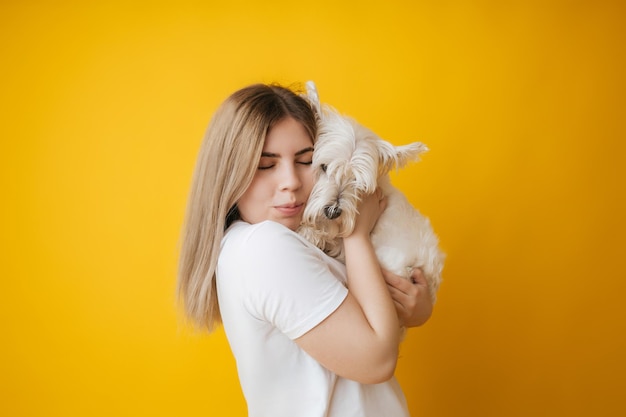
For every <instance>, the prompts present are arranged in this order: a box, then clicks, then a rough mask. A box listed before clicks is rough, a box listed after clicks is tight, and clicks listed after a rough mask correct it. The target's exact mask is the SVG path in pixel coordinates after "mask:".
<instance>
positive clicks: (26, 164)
mask: <svg viewBox="0 0 626 417" xmlns="http://www.w3.org/2000/svg"><path fill="white" fill-rule="evenodd" d="M89 3H100V4H98V5H89ZM171 3H172V4H170V2H158V1H156V2H155V1H152V2H147V1H146V2H133V1H127V0H125V1H121V0H112V1H106V2H84V1H75V2H70V1H55V2H53V1H20V2H16V1H4V2H2V4H1V5H0V59H1V60H2V64H1V65H0V83H1V84H0V91H1V97H2V99H1V101H0V106H1V107H0V121H1V123H0V135H1V138H2V147H1V150H0V158H1V160H0V172H1V176H0V186H1V193H2V194H1V195H2V204H0V215H1V217H0V222H1V224H0V227H1V232H0V233H1V238H0V242H1V246H0V256H1V262H0V271H1V274H2V275H1V276H2V290H1V291H0V317H1V319H0V320H1V326H2V328H1V331H0V332H1V333H0V334H1V335H2V336H1V337H2V339H1V340H2V342H1V344H0V415H3V416H243V415H245V404H244V402H243V398H242V395H241V392H240V389H239V385H238V382H237V376H236V371H235V367H234V361H233V359H232V357H231V355H230V351H229V350H228V346H227V344H226V342H225V338H224V335H223V333H222V332H221V331H218V332H217V333H216V334H215V335H212V336H206V335H198V334H194V333H193V332H192V331H191V330H190V329H189V328H188V327H185V326H184V325H182V324H181V320H180V318H179V317H177V314H176V309H175V307H174V296H173V291H174V285H175V269H176V257H177V240H178V232H179V228H180V225H181V222H182V218H183V211H184V206H185V200H186V195H187V190H188V186H189V182H190V177H191V172H192V169H193V164H194V161H195V156H196V152H197V150H198V146H199V144H200V141H201V139H202V135H203V132H204V130H205V128H206V125H207V123H208V120H209V118H210V116H211V114H212V112H213V111H214V110H215V108H216V107H217V106H218V104H219V103H220V102H221V101H222V100H223V99H224V98H225V97H226V96H227V95H228V94H229V93H231V92H232V91H234V90H235V89H237V88H239V87H242V86H244V85H247V84H249V83H252V82H258V81H261V82H272V81H278V82H282V83H291V82H301V81H306V80H308V79H313V80H315V81H316V82H317V84H318V87H319V89H320V94H321V97H322V100H323V101H326V102H328V103H331V104H333V105H334V106H335V107H337V108H338V109H340V110H341V111H343V112H345V113H347V114H350V115H352V116H354V117H356V118H357V119H358V120H360V121H361V122H362V123H363V124H365V125H367V126H369V127H371V128H372V129H374V130H375V131H377V132H378V133H379V134H380V135H381V136H383V137H385V138H387V139H389V140H390V141H392V142H394V143H397V144H401V143H406V142H409V141H412V140H420V141H423V142H425V143H427V144H428V145H429V147H430V148H431V151H430V152H429V153H428V154H427V155H425V157H424V158H423V161H422V162H420V163H419V164H415V165H413V166H411V167H409V168H407V169H406V170H403V171H401V172H399V173H398V174H397V175H395V176H394V181H395V182H396V184H397V185H398V186H399V187H401V188H402V189H403V190H404V191H405V192H406V193H407V195H408V196H409V197H410V199H411V201H412V202H413V203H414V204H415V206H416V207H418V208H419V209H420V210H421V211H422V212H423V213H424V214H426V215H427V216H429V217H430V218H431V220H432V222H433V225H434V227H435V229H436V231H437V232H438V234H439V235H440V238H441V242H442V246H443V248H444V249H445V251H446V252H447V254H448V260H447V264H446V268H445V275H444V279H445V282H444V284H443V286H442V289H441V292H440V295H439V300H440V301H439V303H438V305H437V307H436V311H435V314H434V316H433V318H432V319H431V320H430V321H429V322H428V323H427V325H426V326H424V327H423V328H420V329H413V330H411V332H410V333H409V336H408V339H407V340H406V341H405V342H404V344H403V345H402V357H401V359H400V362H399V366H398V371H397V375H398V378H399V379H400V381H401V384H402V385H403V387H404V390H405V392H406V394H407V397H408V401H409V406H410V409H411V411H412V413H413V415H415V416H432V417H435V416H441V417H447V416H450V417H452V416H454V417H459V416H477V417H483V416H494V417H496V416H498V417H500V416H507V417H508V416H511V417H513V416H526V415H535V416H561V415H563V416H617V415H625V414H626V401H625V400H624V391H625V389H626V360H625V359H624V353H625V352H626V341H625V338H626V336H625V335H626V309H625V305H624V304H625V302H624V294H625V293H626V284H625V282H626V279H625V278H626V273H625V271H624V264H623V260H624V258H626V239H625V237H624V236H625V235H626V227H625V226H626V222H625V220H624V215H625V214H626V204H625V195H626V189H625V188H626V187H625V183H626V171H625V169H624V166H625V165H626V164H625V163H624V156H625V154H626V146H625V145H624V142H625V140H626V134H625V133H626V129H625V116H626V104H625V103H626V101H625V93H626V91H625V88H624V74H625V65H624V64H625V55H624V52H625V51H624V41H625V39H626V36H625V35H626V30H625V29H624V18H625V17H626V15H625V11H626V10H625V7H624V3H623V2H620V1H613V2H610V1H595V0H594V1H591V0H589V1H561V2H556V1H539V0H537V1H516V2H498V1H475V2H454V1H446V2H416V1H409V0H405V1H394V0H391V1H385V2H372V1H365V0H361V1H354V2H350V3H348V2H339V1H330V0H320V1H316V2H296V1H293V2H287V1H284V2H271V1H268V2H263V1H260V2H257V1H246V2H237V1H233V2H226V1H220V2H212V1H189V0H180V1H177V2H171ZM173 4H176V5H175V6H174V5H173Z"/></svg>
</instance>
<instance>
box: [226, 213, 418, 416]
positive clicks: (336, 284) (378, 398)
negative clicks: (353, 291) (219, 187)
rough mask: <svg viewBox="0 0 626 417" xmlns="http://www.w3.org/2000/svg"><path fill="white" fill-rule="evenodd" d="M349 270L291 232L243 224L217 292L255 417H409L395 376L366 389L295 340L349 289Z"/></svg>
mask: <svg viewBox="0 0 626 417" xmlns="http://www.w3.org/2000/svg"><path fill="white" fill-rule="evenodd" d="M345 275H346V270H345V266H344V265H343V264H342V263H341V262H338V261H337V260H335V259H333V258H331V257H329V256H327V255H326V254H324V253H323V252H322V251H321V250H319V249H318V248H316V247H315V246H313V245H312V244H311V243H309V242H308V241H306V240H305V239H303V238H302V237H300V236H299V235H298V234H297V233H295V232H293V231H291V230H290V229H288V228H287V227H285V226H283V225H281V224H279V223H274V222H271V221H265V222H262V223H258V224H255V225H250V224H248V223H245V222H241V221H239V222H236V223H234V224H233V225H231V227H230V228H229V229H228V231H227V233H226V236H225V237H224V240H223V241H222V250H221V253H220V257H219V261H218V266H217V292H218V298H219V303H220V312H221V315H222V321H223V324H224V330H225V332H226V336H227V337H228V341H229V344H230V347H231V350H232V352H233V355H234V356H235V359H236V361H237V369H238V372H239V381H240V383H241V387H242V390H243V393H244V396H245V398H246V402H247V404H248V413H249V414H248V415H249V416H250V417H309V416H310V417H352V416H354V417H357V416H358V417H369V416H372V417H406V416H408V415H409V413H408V410H407V405H406V400H405V398H404V394H403V393H402V390H401V389H400V386H399V385H398V383H397V381H396V379H395V378H392V379H391V380H389V381H387V382H384V383H381V384H371V385H366V384H361V383H358V382H356V381H352V380H349V379H345V378H342V377H339V376H337V375H336V374H334V373H333V372H331V371H329V370H328V369H326V368H324V367H323V366H321V365H320V364H319V363H318V362H317V361H316V360H315V359H313V358H312V357H311V356H309V355H308V354H307V353H306V352H305V351H303V350H302V349H300V347H299V346H298V345H297V344H296V343H295V342H294V339H297V338H298V337H300V336H302V335H303V334H305V333H306V332H308V331H309V330H311V329H312V328H314V327H315V326H317V325H318V324H319V323H320V322H322V320H324V319H325V318H326V317H328V316H329V315H330V314H331V313H332V312H333V311H335V309H336V308H337V307H339V305H340V304H341V303H342V302H343V300H344V299H345V297H346V295H347V293H348V290H347V289H346V287H345V286H344V285H343V284H341V282H340V281H339V278H341V279H344V281H345Z"/></svg>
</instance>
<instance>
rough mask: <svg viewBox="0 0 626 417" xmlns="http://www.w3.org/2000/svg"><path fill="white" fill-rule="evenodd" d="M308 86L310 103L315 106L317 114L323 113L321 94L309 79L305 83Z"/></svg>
mask: <svg viewBox="0 0 626 417" xmlns="http://www.w3.org/2000/svg"><path fill="white" fill-rule="evenodd" d="M305 87H306V98H307V99H308V100H309V103H311V105H312V106H313V108H314V109H315V111H317V114H319V115H321V114H322V109H321V104H320V96H319V94H318V93H317V87H316V86H315V83H314V82H313V81H307V82H306V83H305Z"/></svg>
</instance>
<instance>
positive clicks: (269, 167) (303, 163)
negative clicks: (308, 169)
mask: <svg viewBox="0 0 626 417" xmlns="http://www.w3.org/2000/svg"><path fill="white" fill-rule="evenodd" d="M296 164H300V165H307V166H308V165H312V164H313V161H306V162H296ZM274 166H275V164H272V165H268V166H260V167H259V168H258V169H259V170H261V171H265V170H268V169H271V168H274Z"/></svg>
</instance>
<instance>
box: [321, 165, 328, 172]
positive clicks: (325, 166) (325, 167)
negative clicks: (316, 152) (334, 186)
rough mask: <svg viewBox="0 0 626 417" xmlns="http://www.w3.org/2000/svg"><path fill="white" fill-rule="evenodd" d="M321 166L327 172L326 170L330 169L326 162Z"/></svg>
mask: <svg viewBox="0 0 626 417" xmlns="http://www.w3.org/2000/svg"><path fill="white" fill-rule="evenodd" d="M320 168H322V171H323V172H326V170H327V169H328V166H327V165H326V164H322V165H320Z"/></svg>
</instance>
